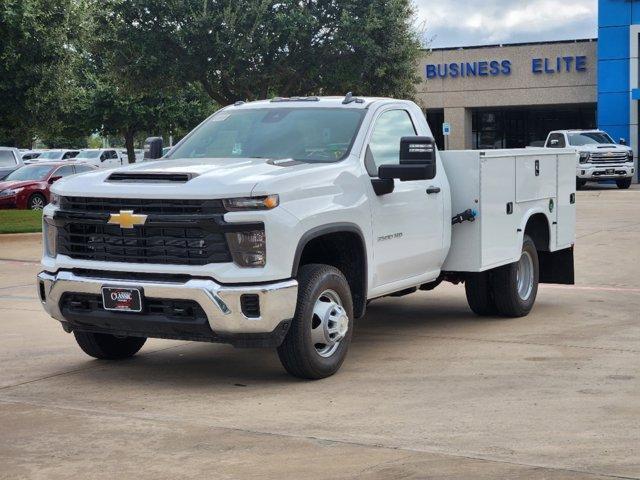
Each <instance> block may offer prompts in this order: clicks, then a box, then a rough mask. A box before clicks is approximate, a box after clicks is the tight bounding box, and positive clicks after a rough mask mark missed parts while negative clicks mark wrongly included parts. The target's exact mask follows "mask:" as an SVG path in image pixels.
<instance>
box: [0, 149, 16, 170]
mask: <svg viewBox="0 0 640 480" xmlns="http://www.w3.org/2000/svg"><path fill="white" fill-rule="evenodd" d="M16 163H17V162H16V159H15V157H14V156H13V152H11V150H0V167H15V166H16Z"/></svg>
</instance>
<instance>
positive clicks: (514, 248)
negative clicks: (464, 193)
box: [480, 156, 520, 270]
mask: <svg viewBox="0 0 640 480" xmlns="http://www.w3.org/2000/svg"><path fill="white" fill-rule="evenodd" d="M480 162H481V166H480V216H481V217H480V222H481V223H480V225H481V256H482V270H486V269H489V268H492V267H494V266H496V265H502V264H504V263H506V262H510V261H512V259H513V258H514V257H516V256H517V255H518V254H519V251H518V249H519V248H520V245H519V244H518V218H517V217H518V216H517V215H516V214H515V200H516V186H515V181H514V180H515V177H516V157H513V156H485V157H481V160H480Z"/></svg>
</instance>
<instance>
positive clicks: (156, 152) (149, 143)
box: [144, 137, 162, 160]
mask: <svg viewBox="0 0 640 480" xmlns="http://www.w3.org/2000/svg"><path fill="white" fill-rule="evenodd" d="M161 157H162V137H149V138H147V140H146V141H145V142H144V159H145V160H156V159H158V158H161Z"/></svg>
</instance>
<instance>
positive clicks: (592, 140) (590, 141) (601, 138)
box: [569, 132, 614, 147]
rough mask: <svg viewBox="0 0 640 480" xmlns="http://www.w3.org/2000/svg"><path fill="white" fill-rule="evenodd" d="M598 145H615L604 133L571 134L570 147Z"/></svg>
mask: <svg viewBox="0 0 640 480" xmlns="http://www.w3.org/2000/svg"><path fill="white" fill-rule="evenodd" d="M598 143H614V141H613V140H612V139H611V137H610V136H609V135H607V134H606V133H604V132H581V133H570V134H569V145H571V146H573V147H581V146H582V145H594V144H598Z"/></svg>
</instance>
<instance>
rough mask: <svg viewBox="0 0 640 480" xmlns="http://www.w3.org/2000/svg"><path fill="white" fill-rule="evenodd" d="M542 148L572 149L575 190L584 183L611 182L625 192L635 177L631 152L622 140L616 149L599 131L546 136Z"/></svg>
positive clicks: (610, 139)
mask: <svg viewBox="0 0 640 480" xmlns="http://www.w3.org/2000/svg"><path fill="white" fill-rule="evenodd" d="M545 147H546V148H573V149H575V150H576V151H577V152H578V155H579V161H578V165H577V169H576V186H577V188H581V187H584V186H585V185H586V183H587V182H598V181H602V180H615V182H616V185H617V186H618V188H623V189H626V188H629V187H630V186H631V182H632V180H633V175H634V174H635V173H636V171H635V166H634V163H633V150H632V149H631V147H628V146H627V145H626V144H625V142H624V140H621V142H620V144H618V145H616V143H615V142H614V141H613V139H612V138H611V137H610V136H609V134H608V133H606V132H604V131H602V130H556V131H553V132H551V133H549V136H548V137H547V141H546V142H545Z"/></svg>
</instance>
